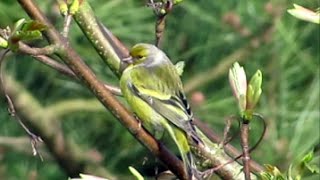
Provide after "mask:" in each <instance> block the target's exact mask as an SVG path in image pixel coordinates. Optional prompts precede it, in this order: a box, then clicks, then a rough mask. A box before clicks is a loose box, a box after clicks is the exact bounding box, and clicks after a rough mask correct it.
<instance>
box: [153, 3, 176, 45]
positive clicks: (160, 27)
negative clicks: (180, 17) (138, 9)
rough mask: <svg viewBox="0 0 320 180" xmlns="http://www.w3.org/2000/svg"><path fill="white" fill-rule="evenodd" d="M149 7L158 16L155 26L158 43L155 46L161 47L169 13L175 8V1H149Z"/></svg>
mask: <svg viewBox="0 0 320 180" xmlns="http://www.w3.org/2000/svg"><path fill="white" fill-rule="evenodd" d="M147 5H148V6H149V7H151V8H152V9H153V12H154V14H155V15H156V18H157V20H156V25H155V35H156V42H155V45H156V46H157V47H160V45H161V42H162V38H163V33H164V30H165V27H166V24H165V21H166V17H167V15H168V13H169V12H170V11H171V10H172V8H173V0H168V1H166V3H162V2H156V3H155V2H154V1H153V0H149V3H148V4H147Z"/></svg>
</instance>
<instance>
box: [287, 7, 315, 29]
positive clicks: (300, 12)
mask: <svg viewBox="0 0 320 180" xmlns="http://www.w3.org/2000/svg"><path fill="white" fill-rule="evenodd" d="M293 6H294V8H293V9H288V10H287V11H288V13H290V14H291V15H292V16H294V17H296V18H298V19H301V20H304V21H308V22H312V23H316V24H320V14H319V12H314V11H311V10H310V9H307V8H304V7H302V6H299V5H297V4H293Z"/></svg>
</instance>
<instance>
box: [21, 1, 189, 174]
mask: <svg viewBox="0 0 320 180" xmlns="http://www.w3.org/2000/svg"><path fill="white" fill-rule="evenodd" d="M18 1H19V3H20V4H21V6H22V7H23V8H24V10H25V11H26V12H27V13H28V14H29V16H31V18H33V19H35V20H38V21H40V22H41V23H43V24H45V25H46V26H47V27H49V28H48V29H47V37H48V38H49V41H50V42H51V43H53V44H60V45H62V46H64V47H65V48H64V49H63V50H61V51H60V52H58V55H59V56H60V57H61V59H62V60H63V61H64V62H65V63H66V65H67V66H68V67H69V68H70V69H71V70H72V71H73V72H74V73H75V74H76V76H77V77H78V79H79V80H80V81H81V82H82V84H83V85H85V86H86V87H87V88H88V89H90V90H91V92H92V93H93V94H94V95H95V96H96V97H97V99H99V101H100V102H101V103H102V104H103V105H104V106H105V107H106V108H107V109H109V110H110V111H111V113H112V114H113V115H114V116H115V117H117V119H118V120H119V121H120V122H121V123H122V124H123V125H124V126H125V127H126V128H127V129H128V130H129V131H130V132H131V134H132V135H133V136H134V137H135V138H137V139H138V140H139V141H140V142H141V143H142V144H144V145H145V146H146V147H147V148H148V149H149V150H150V151H151V152H152V153H153V154H154V155H156V156H157V157H158V158H159V159H161V160H162V161H163V162H165V164H166V165H167V166H168V167H169V168H170V170H172V171H173V172H174V173H175V174H176V175H177V176H178V177H179V178H180V179H187V175H186V174H185V171H184V168H183V164H182V162H181V161H180V160H179V159H178V158H177V157H176V156H175V155H173V154H172V153H171V152H170V151H169V150H168V149H166V148H165V147H164V146H162V145H161V144H159V143H158V142H157V141H156V140H155V139H154V137H153V136H151V135H150V134H149V133H147V132H146V131H145V130H144V129H143V128H139V123H138V122H137V121H136V119H135V118H134V117H133V116H132V114H131V113H130V112H129V111H127V109H125V108H124V107H123V105H122V104H120V103H119V101H118V100H117V99H116V98H115V97H114V96H113V95H112V94H111V92H110V91H108V90H107V89H106V88H105V87H104V85H103V84H102V83H101V81H99V80H98V79H97V77H96V76H95V75H94V74H93V72H92V71H91V70H90V68H88V67H87V66H86V65H85V63H84V62H83V60H82V59H81V57H80V56H79V55H78V54H77V53H76V52H75V51H74V49H73V48H71V47H70V46H69V45H68V43H67V42H66V39H65V38H63V37H62V36H61V35H60V34H59V32H58V31H57V30H56V29H55V28H54V27H53V25H52V24H51V23H50V22H49V21H48V20H47V18H45V16H44V15H43V13H42V12H41V11H40V10H39V9H38V7H37V6H36V5H35V4H34V2H33V1H32V0H18Z"/></svg>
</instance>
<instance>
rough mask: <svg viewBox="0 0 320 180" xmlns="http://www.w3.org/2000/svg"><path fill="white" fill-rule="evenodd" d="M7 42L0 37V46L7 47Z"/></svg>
mask: <svg viewBox="0 0 320 180" xmlns="http://www.w3.org/2000/svg"><path fill="white" fill-rule="evenodd" d="M8 46H9V43H8V41H7V40H5V39H4V38H2V37H0V47H1V48H8Z"/></svg>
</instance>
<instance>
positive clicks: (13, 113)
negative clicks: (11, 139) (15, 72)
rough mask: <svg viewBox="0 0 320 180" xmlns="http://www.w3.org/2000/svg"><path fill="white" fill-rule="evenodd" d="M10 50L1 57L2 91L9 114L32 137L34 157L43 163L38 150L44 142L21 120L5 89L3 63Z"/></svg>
mask: <svg viewBox="0 0 320 180" xmlns="http://www.w3.org/2000/svg"><path fill="white" fill-rule="evenodd" d="M9 51H10V50H9V49H7V50H6V51H5V52H4V53H3V54H2V56H1V57H0V87H1V89H2V92H3V94H4V95H5V97H6V99H7V103H8V112H9V114H10V116H12V117H14V119H15V120H16V121H17V122H18V123H19V124H20V126H21V127H22V128H23V129H24V131H25V132H26V133H27V134H28V136H29V137H30V140H31V147H32V151H33V155H34V156H36V155H38V156H39V157H40V159H41V161H43V158H42V156H41V154H40V153H39V151H38V149H37V143H39V142H43V141H42V139H41V137H40V136H37V135H35V134H34V133H33V132H31V131H30V130H29V128H28V127H27V126H26V125H25V124H24V123H23V122H22V120H21V119H20V117H19V116H18V115H17V113H16V109H15V106H14V104H13V102H12V100H11V98H10V96H9V95H8V93H7V91H6V88H5V83H4V80H3V66H2V64H3V61H4V59H5V55H6V54H7V53H8V52H9Z"/></svg>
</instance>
